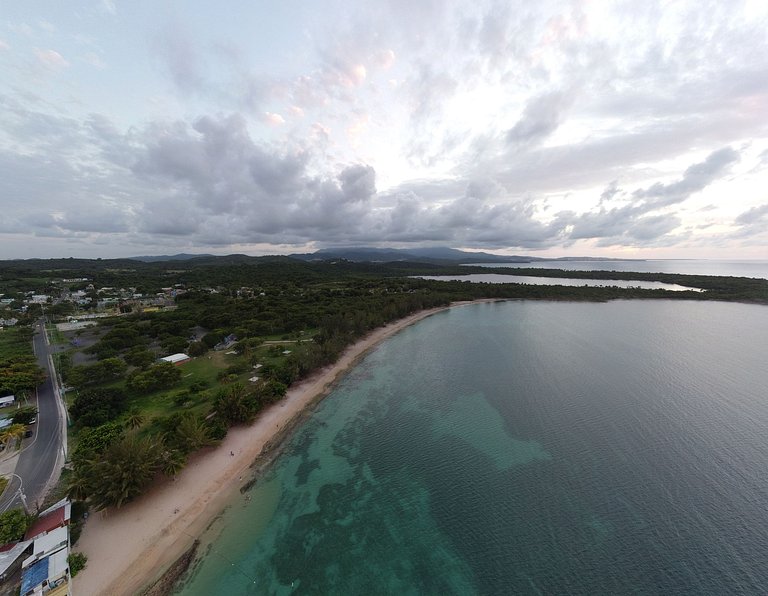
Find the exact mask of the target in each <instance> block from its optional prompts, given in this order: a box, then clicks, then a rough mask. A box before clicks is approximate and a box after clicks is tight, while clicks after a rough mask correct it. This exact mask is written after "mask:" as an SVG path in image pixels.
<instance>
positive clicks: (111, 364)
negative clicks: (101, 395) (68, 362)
mask: <svg viewBox="0 0 768 596" xmlns="http://www.w3.org/2000/svg"><path fill="white" fill-rule="evenodd" d="M126 369H127V366H126V364H125V362H123V360H122V359H121V358H117V357H114V358H107V359H105V360H101V361H99V362H96V363H95V364H90V365H80V366H73V367H72V368H70V369H69V370H68V371H67V382H68V383H69V384H70V385H73V386H75V387H86V386H88V385H98V384H100V383H107V382H109V381H112V380H114V379H119V378H120V377H122V376H123V375H124V374H125V371H126Z"/></svg>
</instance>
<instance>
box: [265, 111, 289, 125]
mask: <svg viewBox="0 0 768 596" xmlns="http://www.w3.org/2000/svg"><path fill="white" fill-rule="evenodd" d="M264 121H265V122H266V123H267V124H269V125H270V126H280V125H282V124H285V118H283V117H282V116H281V115H280V114H275V113H274V112H264Z"/></svg>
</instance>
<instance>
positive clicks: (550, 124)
mask: <svg viewBox="0 0 768 596" xmlns="http://www.w3.org/2000/svg"><path fill="white" fill-rule="evenodd" d="M572 101H573V99H572V98H571V97H569V96H568V94H567V93H565V92H563V91H554V92H551V93H547V94H545V95H540V96H538V97H534V98H532V99H531V100H530V101H529V102H528V103H527V104H526V106H525V109H524V110H523V114H522V116H521V117H520V120H518V121H517V123H516V124H515V125H514V126H513V127H512V128H511V129H510V130H509V131H508V132H507V142H509V143H510V144H511V145H514V146H521V145H523V146H524V145H530V144H534V143H539V142H541V141H543V140H544V139H546V138H547V137H548V136H549V135H550V134H552V133H553V132H554V131H555V130H557V127H558V126H559V125H560V123H561V122H562V121H563V117H564V112H565V110H566V109H567V108H568V106H569V105H570V104H571V103H572Z"/></svg>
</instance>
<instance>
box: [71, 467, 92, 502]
mask: <svg viewBox="0 0 768 596" xmlns="http://www.w3.org/2000/svg"><path fill="white" fill-rule="evenodd" d="M89 472H90V468H89V467H88V466H81V467H80V468H79V469H76V470H75V472H74V473H73V474H72V476H70V478H69V481H68V482H67V496H68V497H69V498H70V499H71V500H73V501H85V500H86V499H87V498H88V494H89V493H90V490H89V489H90V487H89V478H88V476H89Z"/></svg>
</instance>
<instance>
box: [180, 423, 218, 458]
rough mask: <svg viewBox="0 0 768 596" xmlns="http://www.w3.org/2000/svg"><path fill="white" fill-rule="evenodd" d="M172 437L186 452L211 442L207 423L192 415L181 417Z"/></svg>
mask: <svg viewBox="0 0 768 596" xmlns="http://www.w3.org/2000/svg"><path fill="white" fill-rule="evenodd" d="M174 439H175V441H176V442H177V443H178V444H179V445H180V446H181V448H182V449H183V450H184V451H185V452H186V453H189V452H191V451H197V450H198V449H200V448H202V447H207V446H208V445H212V444H213V440H212V439H211V433H210V430H209V429H208V425H207V424H206V423H205V421H204V420H203V419H202V418H200V417H199V416H192V415H187V416H184V417H182V419H181V422H179V425H178V426H177V427H176V436H175V437H174Z"/></svg>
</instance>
